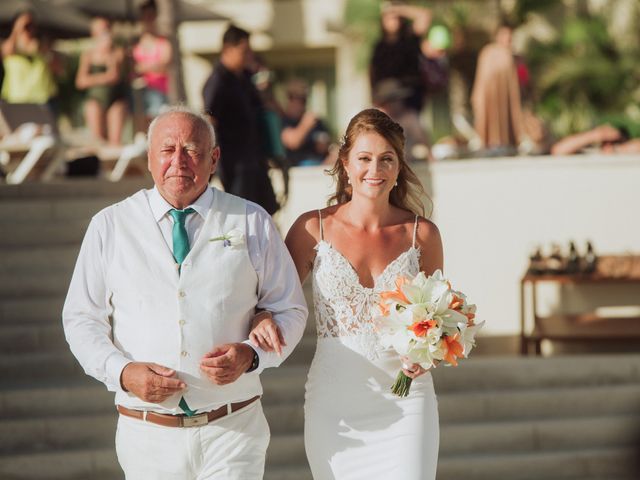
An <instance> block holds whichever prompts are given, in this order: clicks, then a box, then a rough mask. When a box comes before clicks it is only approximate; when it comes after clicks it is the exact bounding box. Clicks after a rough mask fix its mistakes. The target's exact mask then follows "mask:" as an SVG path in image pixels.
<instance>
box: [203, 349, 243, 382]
mask: <svg viewBox="0 0 640 480" xmlns="http://www.w3.org/2000/svg"><path fill="white" fill-rule="evenodd" d="M252 361H253V349H252V348H251V347H250V346H249V345H247V344H246V343H227V344H225V345H220V346H219V347H216V348H214V349H213V350H212V351H211V352H209V353H207V354H206V355H205V356H204V357H202V360H200V370H202V371H203V372H204V373H205V375H207V377H209V380H211V381H212V382H213V383H215V384H216V385H227V384H229V383H233V382H235V381H236V380H237V379H238V378H240V375H242V374H243V373H244V372H246V371H247V369H248V368H249V367H250V366H251V362H252Z"/></svg>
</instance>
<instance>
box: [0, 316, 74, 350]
mask: <svg viewBox="0 0 640 480" xmlns="http://www.w3.org/2000/svg"><path fill="white" fill-rule="evenodd" d="M68 348H69V346H68V344H67V341H66V340H65V338H64V330H63V328H62V321H58V322H46V323H44V322H42V323H35V322H34V323H27V324H23V325H20V324H16V323H10V324H3V323H0V351H2V352H3V353H5V354H8V353H20V352H55V351H60V350H66V349H68Z"/></svg>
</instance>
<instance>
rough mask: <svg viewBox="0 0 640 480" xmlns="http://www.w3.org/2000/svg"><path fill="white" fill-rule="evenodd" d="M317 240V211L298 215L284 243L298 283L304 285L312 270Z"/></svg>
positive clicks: (318, 231)
mask: <svg viewBox="0 0 640 480" xmlns="http://www.w3.org/2000/svg"><path fill="white" fill-rule="evenodd" d="M319 240H320V221H319V219H318V211H317V210H313V211H311V212H307V213H304V214H302V215H300V216H299V217H298V219H297V220H296V221H295V222H294V224H293V225H292V226H291V228H290V229H289V233H287V238H285V240H284V243H285V245H286V246H287V248H288V249H289V253H290V254H291V258H293V263H294V264H295V266H296V270H297V271H298V276H299V277H300V283H304V281H305V280H306V278H307V277H308V276H309V273H311V270H312V269H313V261H314V259H315V256H316V250H315V248H316V245H317V244H318V241H319Z"/></svg>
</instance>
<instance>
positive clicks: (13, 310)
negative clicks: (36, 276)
mask: <svg viewBox="0 0 640 480" xmlns="http://www.w3.org/2000/svg"><path fill="white" fill-rule="evenodd" d="M65 295H66V292H65V293H64V294H62V293H59V294H55V295H47V296H38V297H14V298H2V299H1V300H0V323H2V324H27V323H32V322H33V323H42V322H51V323H55V324H58V323H60V324H61V322H62V305H63V304H64V298H65Z"/></svg>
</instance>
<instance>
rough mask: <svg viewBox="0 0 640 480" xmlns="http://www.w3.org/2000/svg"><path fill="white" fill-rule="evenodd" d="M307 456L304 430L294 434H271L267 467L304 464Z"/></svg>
mask: <svg viewBox="0 0 640 480" xmlns="http://www.w3.org/2000/svg"><path fill="white" fill-rule="evenodd" d="M306 464H307V456H306V453H305V451H304V435H303V434H302V432H299V433H293V434H283V435H278V434H276V435H274V434H273V432H272V434H271V442H270V443H269V448H268V449H267V468H270V467H271V466H275V465H280V466H285V465H286V466H289V465H296V466H304V465H306Z"/></svg>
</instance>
